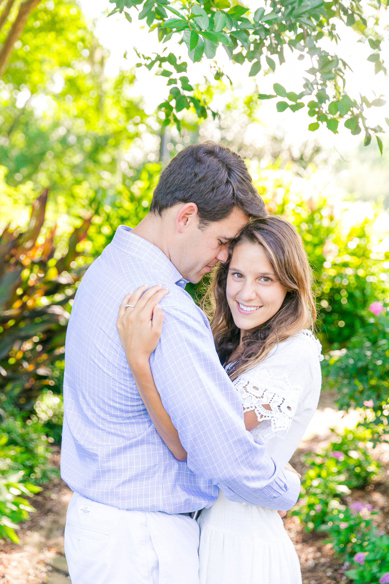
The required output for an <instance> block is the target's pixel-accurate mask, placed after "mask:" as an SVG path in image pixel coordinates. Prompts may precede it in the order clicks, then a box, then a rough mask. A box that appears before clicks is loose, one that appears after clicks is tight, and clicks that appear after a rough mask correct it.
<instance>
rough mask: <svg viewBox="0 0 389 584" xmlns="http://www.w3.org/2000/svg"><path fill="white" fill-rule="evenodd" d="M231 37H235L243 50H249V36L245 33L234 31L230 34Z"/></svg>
mask: <svg viewBox="0 0 389 584" xmlns="http://www.w3.org/2000/svg"><path fill="white" fill-rule="evenodd" d="M231 36H233V37H235V38H236V39H238V41H240V43H241V44H242V45H243V46H244V48H245V49H247V50H249V49H250V39H249V35H248V34H247V33H245V32H244V31H243V30H234V31H233V32H231Z"/></svg>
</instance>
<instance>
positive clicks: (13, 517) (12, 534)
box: [0, 431, 41, 543]
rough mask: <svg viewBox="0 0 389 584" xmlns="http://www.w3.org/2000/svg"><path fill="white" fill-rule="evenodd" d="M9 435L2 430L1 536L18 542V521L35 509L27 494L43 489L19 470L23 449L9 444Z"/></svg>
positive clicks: (0, 462)
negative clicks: (28, 479) (18, 461)
mask: <svg viewBox="0 0 389 584" xmlns="http://www.w3.org/2000/svg"><path fill="white" fill-rule="evenodd" d="M7 442H8V436H7V434H3V433H2V432H1V431H0V538H3V537H5V538H7V539H10V540H11V541H13V542H15V543H18V542H19V538H18V536H17V534H16V531H15V530H16V529H17V528H18V525H17V524H18V523H20V522H21V521H25V520H26V519H28V518H29V512H31V511H34V508H33V507H32V506H31V504H30V503H29V502H28V501H27V499H25V498H24V497H25V496H31V495H33V494H34V493H37V492H39V491H40V490H41V488H40V487H38V486H36V485H34V484H32V483H31V482H29V481H26V480H25V474H24V472H23V470H18V469H17V467H18V463H16V464H15V461H17V460H18V459H19V458H20V455H21V449H20V448H19V447H18V446H13V445H9V444H7Z"/></svg>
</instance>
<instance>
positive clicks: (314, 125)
mask: <svg viewBox="0 0 389 584" xmlns="http://www.w3.org/2000/svg"><path fill="white" fill-rule="evenodd" d="M318 129H319V122H313V123H312V124H309V126H308V130H309V131H310V132H316V130H318Z"/></svg>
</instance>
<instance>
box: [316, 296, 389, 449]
mask: <svg viewBox="0 0 389 584" xmlns="http://www.w3.org/2000/svg"><path fill="white" fill-rule="evenodd" d="M372 306H373V310H375V311H376V312H377V310H379V308H380V306H382V311H381V312H379V313H378V314H376V315H375V316H373V313H372V312H371V311H370V313H369V314H367V316H366V318H365V321H366V324H365V326H364V328H363V329H361V330H360V331H359V332H358V333H357V334H356V335H355V336H354V337H353V338H352V339H351V341H350V342H349V344H348V345H347V349H345V350H344V351H343V352H342V353H341V355H340V356H339V353H336V354H335V355H334V354H332V355H331V354H330V355H329V356H327V361H326V362H325V363H326V364H325V368H324V374H325V375H326V377H327V379H328V380H330V382H332V384H333V385H334V386H335V387H336V390H337V393H338V394H339V397H338V399H337V406H338V407H339V409H341V410H348V409H349V408H351V407H357V408H363V409H364V410H365V412H366V413H365V421H364V424H365V425H366V427H367V428H369V431H370V432H371V439H372V440H373V442H374V443H377V442H378V441H379V440H382V439H383V436H382V435H383V434H385V433H386V434H387V433H388V415H389V336H388V333H389V313H388V309H387V308H385V307H384V306H383V305H382V304H381V303H375V304H374V305H372Z"/></svg>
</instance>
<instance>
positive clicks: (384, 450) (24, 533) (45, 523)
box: [0, 392, 389, 584]
mask: <svg viewBox="0 0 389 584" xmlns="http://www.w3.org/2000/svg"><path fill="white" fill-rule="evenodd" d="M355 420H356V414H355V413H351V414H348V415H347V416H345V417H342V413H341V412H338V411H337V410H336V409H335V408H334V395H333V394H331V393H329V392H324V393H323V395H322V399H321V401H320V404H319V408H318V410H317V412H316V414H315V417H314V419H313V420H312V422H311V424H310V426H309V428H308V429H307V432H306V434H305V436H304V439H303V441H302V443H301V445H300V448H299V450H298V451H297V452H296V454H295V455H294V457H293V461H292V463H293V465H294V466H295V468H297V469H298V470H302V463H301V456H302V454H303V453H304V452H307V451H309V450H318V449H320V447H322V446H324V445H325V444H326V443H328V441H329V434H330V433H329V428H330V427H332V426H335V425H336V426H338V427H344V426H346V425H350V424H352V423H353V422H354V421H355ZM375 453H376V454H375V456H377V457H378V458H379V459H380V460H381V461H382V462H383V464H384V471H383V474H382V477H381V478H380V480H379V481H377V482H376V483H374V484H373V485H369V487H367V488H366V490H364V491H359V492H353V494H352V499H353V500H359V501H365V502H366V503H371V504H372V505H373V507H374V508H375V510H379V511H381V512H382V514H381V516H380V528H381V529H383V530H385V531H386V532H387V533H388V532H389V510H388V508H389V505H388V501H389V481H388V478H389V447H387V446H381V447H378V448H377V449H376V451H375ZM53 463H54V464H55V465H58V464H59V452H56V451H54V453H53ZM70 496H71V491H70V490H69V489H68V488H67V487H66V485H65V484H64V483H63V482H62V481H61V479H59V478H56V479H54V480H52V481H51V482H50V483H48V484H47V485H45V487H44V489H43V491H42V492H41V493H39V494H38V495H35V496H34V497H33V499H32V501H31V502H32V504H33V505H34V507H35V509H36V512H35V513H32V514H31V518H30V520H29V521H26V522H24V523H23V524H22V525H21V527H20V529H19V537H20V540H21V543H20V544H19V545H16V544H13V543H10V542H0V583H1V584H66V583H67V584H69V582H70V580H69V578H68V573H67V567H66V561H65V558H64V555H63V531H64V523H65V514H66V507H67V504H68V502H69V499H70ZM350 502H351V501H350ZM285 526H286V529H287V531H288V533H289V535H290V537H291V538H292V541H293V542H294V544H295V546H296V549H297V553H298V556H299V558H300V563H301V569H302V574H303V584H332V583H334V582H346V583H347V582H349V580H348V579H347V578H346V576H344V574H343V572H342V570H343V565H342V562H340V561H339V560H338V559H336V558H335V557H334V554H333V551H332V548H331V544H329V543H325V539H326V535H324V534H318V533H305V532H304V531H303V529H302V526H301V524H300V523H299V521H298V519H297V518H296V517H286V519H285ZM91 584H93V583H91ZM107 584H110V583H107ZM183 584H184V583H183ZM237 584H239V583H237Z"/></svg>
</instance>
